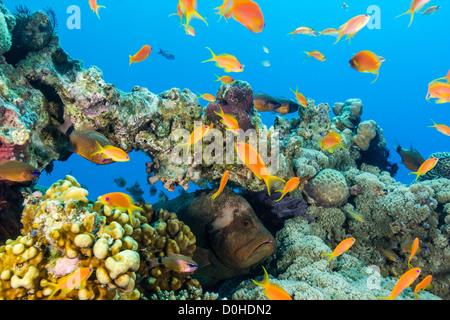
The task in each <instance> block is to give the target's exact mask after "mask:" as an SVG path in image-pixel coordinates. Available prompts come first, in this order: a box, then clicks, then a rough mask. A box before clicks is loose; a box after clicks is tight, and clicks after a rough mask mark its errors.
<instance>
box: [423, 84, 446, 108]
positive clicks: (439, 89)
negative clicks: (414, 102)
mask: <svg viewBox="0 0 450 320" xmlns="http://www.w3.org/2000/svg"><path fill="white" fill-rule="evenodd" d="M430 98H435V99H437V100H436V103H447V102H450V84H449V83H445V82H439V81H432V82H430V84H429V85H428V93H427V96H426V97H425V99H426V100H427V101H428V102H429V101H430Z"/></svg>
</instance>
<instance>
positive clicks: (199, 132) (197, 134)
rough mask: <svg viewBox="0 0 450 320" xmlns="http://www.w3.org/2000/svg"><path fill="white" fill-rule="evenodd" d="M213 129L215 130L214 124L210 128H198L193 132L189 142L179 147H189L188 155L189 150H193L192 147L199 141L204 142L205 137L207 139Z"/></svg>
mask: <svg viewBox="0 0 450 320" xmlns="http://www.w3.org/2000/svg"><path fill="white" fill-rule="evenodd" d="M212 128H213V124H212V123H211V125H210V126H209V127H208V126H200V127H198V128H196V129H195V130H194V131H192V133H191V134H190V136H189V138H188V140H187V141H186V142H184V143H181V144H179V145H178V146H179V147H184V146H187V147H188V148H187V153H189V150H190V149H191V147H192V145H194V144H195V143H197V142H198V141H200V140H202V139H203V137H206V136H207V135H208V134H209V133H210V131H211V129H212Z"/></svg>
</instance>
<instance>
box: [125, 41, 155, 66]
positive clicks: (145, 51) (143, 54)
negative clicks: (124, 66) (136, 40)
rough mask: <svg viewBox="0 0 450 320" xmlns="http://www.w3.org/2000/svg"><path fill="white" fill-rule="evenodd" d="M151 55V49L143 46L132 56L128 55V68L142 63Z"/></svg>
mask: <svg viewBox="0 0 450 320" xmlns="http://www.w3.org/2000/svg"><path fill="white" fill-rule="evenodd" d="M150 53H152V47H150V46H149V45H148V44H146V45H144V46H143V47H142V48H141V50H139V51H138V52H137V53H136V54H135V55H134V56H131V55H130V64H129V65H130V66H131V64H132V63H133V62H134V63H138V62H141V61H144V60H145V59H147V58H148V56H149V55H150Z"/></svg>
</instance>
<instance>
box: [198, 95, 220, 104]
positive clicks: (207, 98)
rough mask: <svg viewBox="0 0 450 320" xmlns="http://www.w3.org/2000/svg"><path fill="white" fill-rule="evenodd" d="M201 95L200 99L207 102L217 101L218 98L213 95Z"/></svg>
mask: <svg viewBox="0 0 450 320" xmlns="http://www.w3.org/2000/svg"><path fill="white" fill-rule="evenodd" d="M199 95H200V96H199V98H202V99H205V100H206V101H210V102H214V101H216V97H214V96H213V95H212V94H209V93H204V94H201V93H199Z"/></svg>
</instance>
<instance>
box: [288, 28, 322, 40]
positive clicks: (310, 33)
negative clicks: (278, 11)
mask: <svg viewBox="0 0 450 320" xmlns="http://www.w3.org/2000/svg"><path fill="white" fill-rule="evenodd" d="M290 34H292V39H293V38H294V36H295V35H296V34H304V35H307V36H314V37H315V36H317V32H316V31H315V30H314V29H311V28H309V27H298V28H297V29H295V30H294V31H292V32H289V33H288V35H290Z"/></svg>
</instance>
